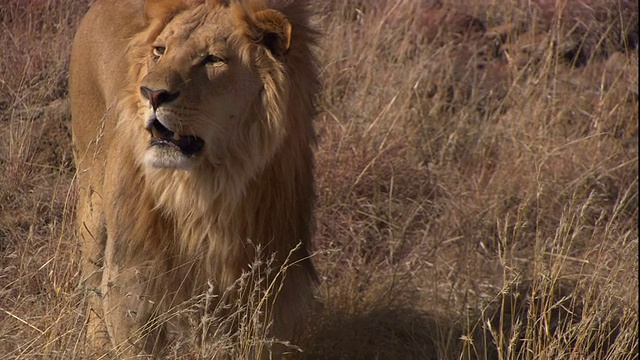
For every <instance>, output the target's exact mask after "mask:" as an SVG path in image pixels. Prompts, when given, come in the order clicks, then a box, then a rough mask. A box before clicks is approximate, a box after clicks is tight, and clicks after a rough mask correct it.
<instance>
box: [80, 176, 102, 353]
mask: <svg viewBox="0 0 640 360" xmlns="http://www.w3.org/2000/svg"><path fill="white" fill-rule="evenodd" d="M76 211H77V227H78V228H77V230H76V231H77V236H78V237H79V241H80V246H81V251H82V261H81V266H82V280H81V283H80V286H81V287H82V288H83V291H84V294H85V301H86V318H85V325H86V336H87V345H88V348H89V349H90V351H91V352H94V353H95V352H97V353H100V352H103V351H104V350H105V349H106V348H107V346H108V344H109V334H108V333H107V329H106V327H105V324H104V320H103V314H102V296H101V289H100V284H101V281H102V269H103V261H104V247H105V242H106V231H105V225H104V213H103V208H102V197H101V196H100V194H98V193H97V192H95V191H94V190H93V188H92V187H90V186H83V185H82V184H80V185H79V191H78V203H77V210H76Z"/></svg>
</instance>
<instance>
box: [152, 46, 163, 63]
mask: <svg viewBox="0 0 640 360" xmlns="http://www.w3.org/2000/svg"><path fill="white" fill-rule="evenodd" d="M165 50H166V48H165V47H164V46H154V47H153V51H152V53H153V59H154V60H158V59H159V58H160V57H161V56H162V55H164V52H165Z"/></svg>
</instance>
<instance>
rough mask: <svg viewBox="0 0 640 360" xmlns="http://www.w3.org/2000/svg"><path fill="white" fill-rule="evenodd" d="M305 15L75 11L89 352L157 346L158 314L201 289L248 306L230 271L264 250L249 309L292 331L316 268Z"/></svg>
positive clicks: (274, 10)
mask: <svg viewBox="0 0 640 360" xmlns="http://www.w3.org/2000/svg"><path fill="white" fill-rule="evenodd" d="M309 17H310V12H309V7H308V4H305V2H303V1H272V2H270V3H269V4H266V3H264V2H261V1H230V4H229V2H225V1H207V2H206V3H203V2H202V1H197V0H182V1H171V0H147V1H146V2H144V1H143V0H125V1H123V3H122V4H118V5H117V6H116V5H111V4H110V0H99V1H98V2H96V3H95V4H94V5H93V6H92V8H91V9H90V10H89V12H88V14H87V15H86V16H85V18H84V19H83V21H82V23H81V24H80V27H79V29H78V33H77V34H76V38H75V40H74V47H73V51H72V59H71V71H70V73H71V78H70V95H71V101H72V119H73V120H72V132H73V141H74V156H75V161H76V164H77V168H78V206H77V219H78V220H77V224H78V232H79V236H80V242H81V244H82V250H83V274H84V276H83V279H84V283H85V285H86V288H87V299H88V311H87V317H88V318H87V323H88V328H87V333H88V340H89V342H90V343H91V346H93V347H96V348H98V349H100V348H102V347H105V346H106V347H112V348H118V350H119V351H120V350H122V351H125V352H127V353H130V354H135V353H138V352H158V351H161V350H162V348H164V347H165V346H166V344H167V342H168V341H169V340H168V338H169V336H168V335H167V334H168V333H170V332H171V331H169V330H168V328H167V327H170V326H177V325H176V324H170V325H169V324H166V323H164V321H162V320H161V317H159V316H158V314H164V313H166V312H167V311H169V309H170V308H172V307H174V306H176V305H178V304H180V303H182V302H185V301H187V300H189V299H191V298H193V297H194V296H197V295H199V294H202V293H203V292H204V291H205V290H207V289H208V286H212V288H213V289H214V291H215V292H216V293H217V294H222V293H225V292H226V293H225V296H226V297H227V298H228V302H229V303H234V302H235V300H234V299H240V300H242V299H245V300H246V294H245V295H241V294H240V292H241V291H245V290H246V289H244V290H243V289H238V288H237V282H238V279H239V278H240V277H241V276H242V275H243V274H244V273H248V272H250V270H251V268H252V264H253V263H254V262H255V261H257V260H261V261H263V262H264V261H267V260H269V259H271V260H272V261H273V263H272V266H273V267H274V269H273V271H271V272H269V273H268V274H267V272H258V273H257V274H256V273H255V271H254V272H253V273H252V276H258V277H264V279H263V280H264V281H263V282H262V284H271V285H274V286H275V288H277V289H279V290H278V291H277V296H275V295H274V294H271V295H269V296H267V301H266V302H265V303H264V305H263V308H262V309H261V311H263V312H264V313H265V317H266V318H269V319H270V320H272V321H273V326H272V327H271V332H270V334H271V335H272V336H275V337H277V338H279V339H281V340H295V335H296V333H298V330H299V328H300V326H301V325H303V323H304V321H305V317H306V315H307V312H308V310H309V309H310V307H311V305H312V303H313V300H312V286H313V282H314V281H315V278H316V275H315V271H314V268H313V265H312V263H311V260H310V259H309V248H310V241H311V236H312V232H313V213H312V209H313V204H314V199H315V195H314V182H313V147H314V145H315V133H314V130H313V126H312V123H311V118H312V117H313V115H314V114H315V108H314V98H315V95H316V93H317V90H318V80H317V74H318V69H317V64H316V59H315V56H314V53H313V47H314V46H315V40H316V36H317V33H316V32H315V31H314V30H313V28H312V27H311V26H310V24H309ZM123 59H124V60H123ZM185 139H186V140H185ZM285 270H286V271H285ZM265 281H266V283H265ZM254 283H256V284H257V283H259V281H257V280H256V281H254ZM208 284H209V285H208ZM229 289H231V290H229ZM260 290H262V291H263V292H266V293H268V291H266V285H265V286H263V287H260V288H259V289H249V291H260ZM272 292H273V291H272ZM243 294H244V293H243ZM241 302H242V301H241ZM265 320H266V319H265ZM178 328H179V326H178ZM179 331H181V330H178V332H179Z"/></svg>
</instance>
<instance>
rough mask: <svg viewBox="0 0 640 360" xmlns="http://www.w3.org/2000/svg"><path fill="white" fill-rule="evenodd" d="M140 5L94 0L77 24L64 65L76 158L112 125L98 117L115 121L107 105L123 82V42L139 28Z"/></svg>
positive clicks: (136, 0) (126, 0) (83, 155)
mask: <svg viewBox="0 0 640 360" xmlns="http://www.w3.org/2000/svg"><path fill="white" fill-rule="evenodd" d="M143 6H144V0H123V1H119V2H118V5H117V6H114V4H113V2H112V0H98V1H96V2H95V3H94V4H93V5H92V6H91V8H90V9H89V11H88V12H87V14H86V15H85V17H84V18H83V19H82V21H81V23H80V25H79V26H78V30H77V32H76V36H75V38H74V42H73V49H72V52H71V64H70V70H69V73H70V74H69V95H70V98H71V113H72V133H73V142H74V152H75V156H76V162H78V161H79V160H82V159H85V158H86V159H89V158H93V156H86V155H87V154H88V152H89V151H91V152H94V151H95V149H92V148H90V146H91V144H93V143H95V141H94V140H95V139H96V137H97V136H98V135H99V133H100V132H101V131H103V130H105V129H109V128H110V127H111V126H109V124H102V121H103V120H108V119H112V120H111V121H115V117H109V116H108V112H109V111H108V110H110V108H112V107H113V106H114V102H115V101H116V97H117V94H118V93H119V92H120V91H121V90H122V89H123V88H124V87H125V85H126V82H127V73H128V71H129V69H128V68H129V66H130V65H129V63H128V61H127V60H126V59H127V57H126V54H127V51H128V46H127V44H128V42H129V39H130V38H131V37H132V36H133V35H134V34H136V33H137V32H140V31H141V30H142V29H143V28H144V25H145V19H144V17H143V15H142V14H143V11H142V8H143ZM103 140H104V141H107V140H108V137H107V138H105V139H103ZM103 145H104V142H103ZM107 146H108V145H107Z"/></svg>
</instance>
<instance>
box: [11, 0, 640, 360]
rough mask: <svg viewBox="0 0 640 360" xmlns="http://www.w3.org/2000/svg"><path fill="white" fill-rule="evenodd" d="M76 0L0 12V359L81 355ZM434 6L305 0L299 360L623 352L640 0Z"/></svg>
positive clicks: (627, 352)
mask: <svg viewBox="0 0 640 360" xmlns="http://www.w3.org/2000/svg"><path fill="white" fill-rule="evenodd" d="M90 2H91V1H88V0H84V1H75V0H59V1H46V0H24V1H22V0H3V1H2V2H1V3H0V27H1V30H0V46H1V47H2V51H1V54H0V359H32V358H33V359H87V358H88V357H87V356H86V355H85V354H84V352H83V349H84V344H83V336H82V334H83V308H82V304H83V294H82V291H81V290H79V288H78V281H79V269H78V260H79V255H80V254H79V247H78V244H77V243H76V241H75V240H74V237H73V229H74V227H73V212H74V206H75V205H74V204H75V194H74V171H75V168H74V164H73V159H72V153H71V145H70V141H71V140H70V139H71V137H70V133H69V122H70V112H69V102H68V96H67V74H68V64H69V51H70V47H71V43H72V37H73V34H74V31H75V27H76V25H77V23H78V21H79V19H80V18H81V16H82V14H84V12H85V11H86V9H87V8H88V6H89V3H90ZM443 2H444V7H443V8H442V9H439V10H434V8H432V7H430V5H429V4H430V2H429V1H423V2H422V5H418V3H419V2H418V1H410V0H400V1H397V2H396V1H384V0H380V1H373V0H369V1H367V0H364V1H350V0H349V1H347V0H343V1H339V0H333V1H325V2H318V4H320V3H326V4H328V5H327V6H326V7H327V9H324V10H326V11H324V12H322V13H321V14H320V16H319V17H318V23H319V24H320V25H321V26H322V28H323V29H324V32H325V34H326V35H325V38H324V41H323V44H322V45H323V51H322V53H321V54H320V57H321V59H322V63H323V64H324V65H323V80H322V81H323V84H324V91H323V93H322V96H321V98H320V99H319V105H320V110H321V112H320V114H319V115H318V117H317V121H316V128H317V130H318V133H319V138H320V142H319V147H318V151H317V181H318V195H319V201H318V205H317V224H318V228H317V233H316V238H315V251H316V254H315V263H316V265H317V267H318V269H319V271H320V275H321V279H322V283H321V285H320V286H319V288H318V290H317V296H318V298H319V300H320V301H321V303H322V304H323V308H322V310H321V311H319V312H318V313H317V314H315V317H314V319H313V321H312V324H311V326H310V329H309V333H308V336H307V337H306V339H305V341H304V342H303V343H302V344H300V349H296V350H299V351H295V352H296V353H297V355H295V357H296V358H301V359H491V360H493V359H496V360H503V359H505V360H506V359H616V360H618V359H638V49H637V46H638V5H637V3H635V2H631V1H627V0H605V1H596V0H593V1H590V0H580V1H578V0H575V1H560V2H558V3H556V2H555V1H553V0H546V1H545V0H538V1H522V0H518V1H516V0H494V1H488V0H484V1H472V2H469V1H458V0H444V1H443ZM429 9H431V10H429ZM446 9H448V10H446ZM454 10H456V11H457V12H453V11H454ZM463 13H464V14H466V15H471V16H474V17H475V19H476V21H475V22H470V21H469V20H470V18H469V17H465V16H463V15H462V14H463ZM469 24H471V27H469V26H468V25H469ZM496 26H501V28H498V29H497V30H496V29H495V27H496ZM194 338H197V336H194ZM185 341H186V343H185V344H182V346H178V347H176V349H175V351H174V354H173V355H172V358H179V359H207V358H211V355H212V354H213V353H214V352H215V349H213V347H215V346H208V347H197V346H196V345H194V344H195V341H194V342H192V343H189V342H188V340H185Z"/></svg>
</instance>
